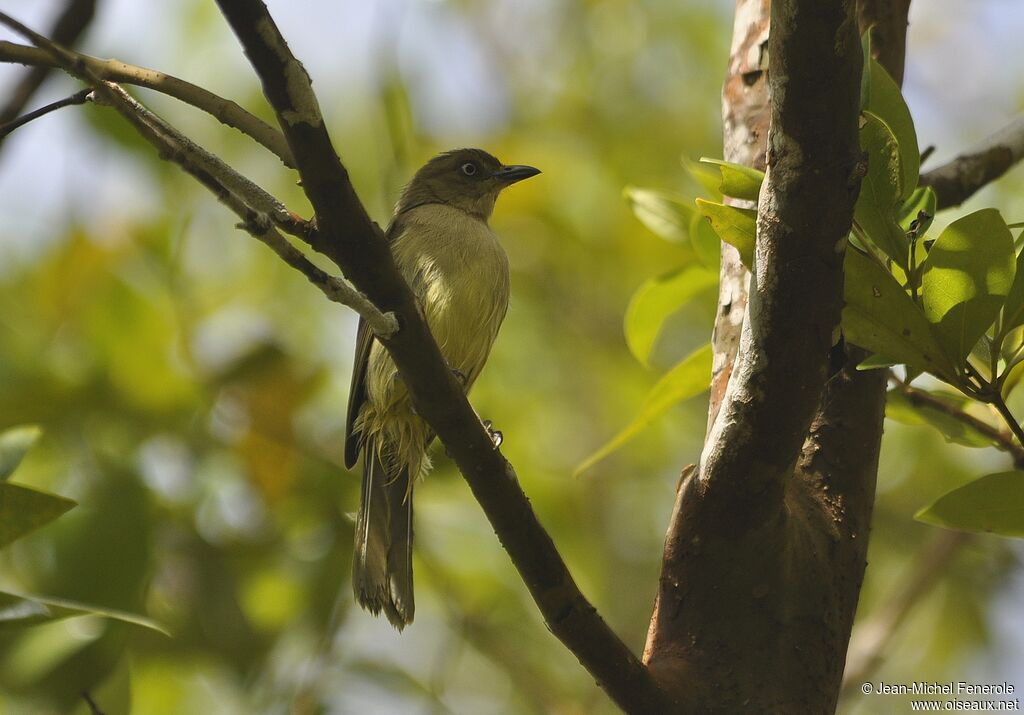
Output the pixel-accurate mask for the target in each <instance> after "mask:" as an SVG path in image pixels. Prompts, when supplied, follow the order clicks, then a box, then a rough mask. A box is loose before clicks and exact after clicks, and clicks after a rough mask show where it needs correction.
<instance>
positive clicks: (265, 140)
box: [0, 41, 295, 169]
mask: <svg viewBox="0 0 1024 715" xmlns="http://www.w3.org/2000/svg"><path fill="white" fill-rule="evenodd" d="M57 44H63V43H60V42H58V43H57ZM67 51H68V52H71V51H70V50H67ZM71 54H73V55H74V57H75V59H76V62H78V63H80V64H82V65H84V66H85V67H86V68H88V69H89V71H90V72H91V73H92V74H93V75H94V76H96V77H98V78H99V79H105V80H109V81H111V82H119V83H121V84H131V85H136V86H138V87H145V88H146V89H151V90H153V91H155V92H161V93H163V94H166V95H167V96H169V97H174V98H175V99H177V100H180V101H182V102H184V103H186V104H190V105H192V106H193V107H195V108H197V109H201V110H202V111H204V112H207V113H208V114H210V115H211V116H213V117H214V118H215V119H217V120H218V121H219V122H221V123H222V124H225V125H226V126H229V127H232V128H234V129H237V130H238V131H240V132H242V133H243V134H245V135H246V136H248V137H250V138H251V139H253V140H254V141H256V142H258V143H259V144H262V145H263V146H264V147H266V148H267V149H269V150H270V151H271V152H273V153H274V155H276V156H277V157H278V158H279V159H280V160H281V161H282V162H283V163H284V165H285V166H287V167H289V168H292V169H294V168H295V161H294V160H293V159H292V152H291V149H289V148H288V142H286V141H285V138H284V135H283V134H281V132H279V131H278V130H277V129H275V128H274V127H272V126H270V125H269V124H267V123H266V122H264V121H263V120H262V119H260V118H259V117H257V116H255V115H253V114H250V113H249V112H247V111H246V110H244V109H243V108H242V107H240V106H239V105H238V104H236V103H235V102H232V101H231V100H230V99H224V98H223V97H220V96H218V95H216V94H214V93H213V92H211V91H209V90H207V89H203V88H202V87H199V86H197V85H194V84H192V83H190V82H186V81H185V80H182V79H178V78H177V77H172V76H171V75H168V74H164V73H163V72H158V71H156V70H151V69H147V68H145V67H136V66H135V65H129V64H126V63H124V62H121V61H120V60H101V59H99V58H96V57H90V56H89V55H83V54H81V53H77V52H72V53H71ZM0 62H15V63H21V64H26V65H35V66H36V67H57V66H59V65H60V63H59V62H58V60H57V59H55V58H54V56H53V55H51V54H50V53H49V52H47V51H46V50H44V49H40V48H37V47H27V46H25V45H19V44H16V43H14V42H6V41H0ZM16 114H17V113H16Z"/></svg>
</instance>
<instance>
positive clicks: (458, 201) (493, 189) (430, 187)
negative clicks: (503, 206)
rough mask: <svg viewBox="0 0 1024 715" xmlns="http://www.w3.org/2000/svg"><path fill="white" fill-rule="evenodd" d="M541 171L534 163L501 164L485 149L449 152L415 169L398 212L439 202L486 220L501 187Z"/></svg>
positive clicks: (403, 193)
mask: <svg viewBox="0 0 1024 715" xmlns="http://www.w3.org/2000/svg"><path fill="white" fill-rule="evenodd" d="M539 173H540V169H535V168H534V167H532V166H523V165H517V164H513V165H506V164H502V163H501V162H500V161H498V160H497V159H495V158H494V157H493V156H491V155H490V154H488V153H487V152H486V151H484V150H482V149H454V150H452V151H446V152H444V153H443V154H438V155H437V156H435V157H434V158H433V159H431V160H430V161H428V162H427V163H426V164H424V166H423V168H421V169H420V170H419V171H417V172H416V175H415V176H413V177H412V181H410V182H409V183H408V185H406V187H405V190H404V191H402V197H401V198H400V199H399V200H398V206H397V208H396V212H397V213H401V212H402V211H406V210H408V209H411V208H413V207H415V206H421V205H423V204H431V203H435V204H438V203H439V204H447V205H449V206H452V207H454V208H457V209H461V210H462V211H465V212H466V213H468V214H471V215H473V216H477V217H479V218H481V219H482V220H484V221H486V220H487V219H488V218H490V215H491V211H493V210H494V202H495V201H496V200H497V198H498V194H500V193H501V191H502V189H504V188H506V187H508V186H511V185H512V184H514V183H516V182H517V181H522V180H523V179H528V178H530V177H531V176H536V175H537V174H539Z"/></svg>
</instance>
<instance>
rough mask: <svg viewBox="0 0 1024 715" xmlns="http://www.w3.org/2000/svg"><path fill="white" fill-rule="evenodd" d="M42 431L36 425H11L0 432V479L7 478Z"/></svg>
mask: <svg viewBox="0 0 1024 715" xmlns="http://www.w3.org/2000/svg"><path fill="white" fill-rule="evenodd" d="M42 433H43V431H42V430H41V429H40V428H39V427H37V426H36V425H23V426H21V427H12V428H11V429H8V430H5V431H3V432H0V480H4V479H7V478H8V477H9V476H11V474H13V473H14V470H15V469H17V468H18V465H19V464H21V460H22V459H24V458H25V453H26V452H28V450H29V449H31V447H32V445H33V444H35V443H36V440H37V439H39V435H41V434H42Z"/></svg>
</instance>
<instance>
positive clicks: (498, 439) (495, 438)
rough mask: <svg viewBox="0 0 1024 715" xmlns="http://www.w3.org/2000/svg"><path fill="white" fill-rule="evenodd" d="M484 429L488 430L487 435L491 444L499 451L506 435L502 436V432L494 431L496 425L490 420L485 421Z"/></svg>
mask: <svg viewBox="0 0 1024 715" xmlns="http://www.w3.org/2000/svg"><path fill="white" fill-rule="evenodd" d="M484 429H485V430H487V435H488V436H489V437H490V438H491V444H493V445H494V448H495V449H497V448H498V447H500V446H501V443H502V442H504V441H505V437H504V435H502V434H501V430H496V429H494V423H493V422H491V421H490V420H484Z"/></svg>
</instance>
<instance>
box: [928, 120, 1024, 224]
mask: <svg viewBox="0 0 1024 715" xmlns="http://www.w3.org/2000/svg"><path fill="white" fill-rule="evenodd" d="M1021 159H1024V115H1022V116H1019V117H1017V118H1016V119H1014V120H1013V121H1012V122H1010V124H1008V125H1007V126H1005V127H1003V128H1002V129H1000V130H999V131H998V132H996V133H995V134H993V135H992V136H990V137H988V138H986V139H984V140H982V141H981V142H979V143H978V144H977V145H975V146H974V147H972V148H971V149H969V150H968V151H966V152H964V153H963V154H961V155H960V156H958V157H957V158H955V159H953V160H952V161H951V162H949V163H948V164H943V165H942V166H940V167H937V168H935V169H932V170H931V171H927V172H925V173H923V174H921V185H922V186H930V187H932V189H934V190H935V195H936V196H937V197H938V205H939V208H940V209H948V208H951V207H953V206H959V205H960V204H962V203H963V202H964V201H966V200H967V199H969V198H970V197H971V196H973V195H974V193H975V192H977V191H979V190H980V189H982V188H984V187H985V186H986V185H988V184H989V183H991V182H993V181H995V180H996V179H998V178H999V177H1000V176H1002V175H1003V174H1005V173H1006V172H1007V171H1009V170H1010V169H1012V168H1013V167H1014V165H1015V164H1017V162H1019V161H1020V160H1021Z"/></svg>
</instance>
